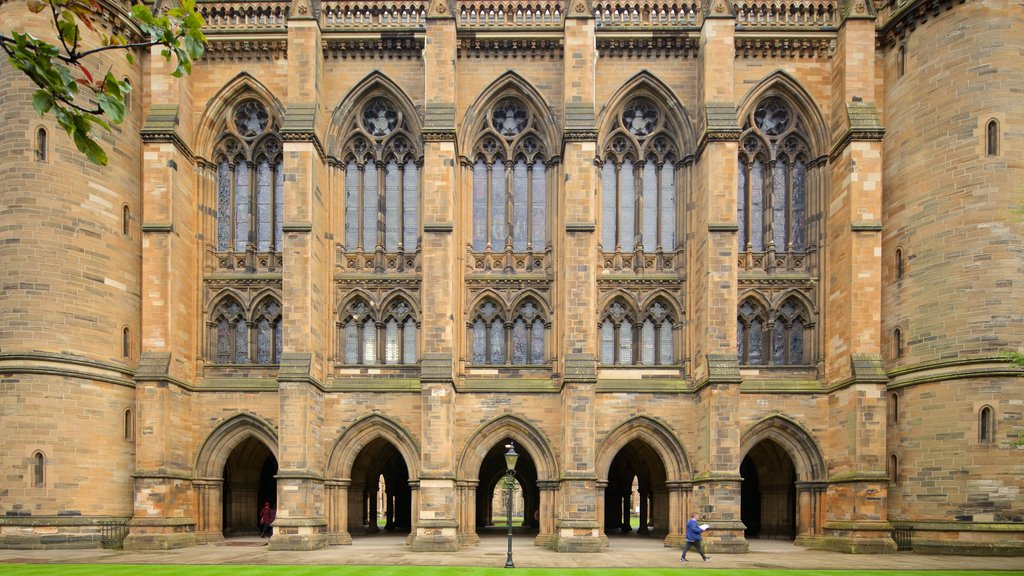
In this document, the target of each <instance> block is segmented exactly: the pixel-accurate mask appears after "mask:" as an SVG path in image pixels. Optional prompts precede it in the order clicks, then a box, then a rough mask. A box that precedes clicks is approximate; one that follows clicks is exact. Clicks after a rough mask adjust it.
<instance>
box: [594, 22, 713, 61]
mask: <svg viewBox="0 0 1024 576" xmlns="http://www.w3.org/2000/svg"><path fill="white" fill-rule="evenodd" d="M696 30H697V29H696V28H695V29H694V32H693V33H691V34H687V33H685V32H683V33H679V34H678V35H674V36H663V35H661V34H658V35H655V34H654V33H646V34H643V35H641V36H639V37H637V36H634V35H629V36H626V35H623V34H621V33H619V34H613V33H610V32H606V33H598V34H597V35H596V38H597V41H596V45H597V51H598V54H600V56H602V57H608V58H621V57H630V56H643V57H646V58H662V57H665V58H678V57H680V56H682V57H683V58H691V57H693V58H696V57H697V54H698V52H699V50H700V38H699V37H698V34H699V33H698V32H697V31H696Z"/></svg>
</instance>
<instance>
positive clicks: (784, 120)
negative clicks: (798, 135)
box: [754, 98, 790, 136]
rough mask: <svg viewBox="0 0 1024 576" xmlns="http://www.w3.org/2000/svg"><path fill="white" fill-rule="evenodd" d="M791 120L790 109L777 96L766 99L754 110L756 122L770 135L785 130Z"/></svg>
mask: <svg viewBox="0 0 1024 576" xmlns="http://www.w3.org/2000/svg"><path fill="white" fill-rule="evenodd" d="M789 122H790V115H789V109H788V108H786V105H785V104H783V103H782V101H781V100H778V99H776V98H770V99H768V100H765V101H764V102H763V103H762V104H761V105H760V106H758V107H757V110H755V111H754V123H755V124H757V127H758V129H759V130H761V131H762V132H764V133H765V134H767V135H768V136H778V135H779V134H782V133H783V132H785V131H786V129H787V128H789Z"/></svg>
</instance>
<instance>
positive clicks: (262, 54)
mask: <svg viewBox="0 0 1024 576" xmlns="http://www.w3.org/2000/svg"><path fill="white" fill-rule="evenodd" d="M278 36H280V37H275V38H260V37H258V36H255V37H248V38H239V37H228V36H224V37H218V36H216V35H212V36H210V37H209V44H207V47H206V54H205V55H204V56H203V59H204V60H232V61H236V62H241V61H251V60H277V59H279V58H287V57H288V39H287V37H285V36H284V35H283V34H279V35H278Z"/></svg>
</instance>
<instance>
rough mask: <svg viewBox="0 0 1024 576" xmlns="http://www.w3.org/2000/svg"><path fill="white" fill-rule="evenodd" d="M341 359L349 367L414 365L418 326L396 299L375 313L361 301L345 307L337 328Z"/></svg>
mask: <svg viewBox="0 0 1024 576" xmlns="http://www.w3.org/2000/svg"><path fill="white" fill-rule="evenodd" d="M338 331H339V337H338V340H339V343H340V357H341V359H342V362H343V363H344V364H347V365H351V366H360V365H371V366H372V365H397V364H415V363H416V362H417V361H418V359H419V350H418V348H419V323H418V322H417V320H416V315H415V312H414V310H413V308H412V306H410V305H409V303H408V302H407V301H406V300H404V299H402V298H398V299H395V300H392V301H391V302H390V303H389V304H388V305H387V306H386V307H385V308H384V310H383V311H381V312H378V311H376V310H374V309H373V308H371V306H370V304H369V303H367V301H366V300H363V299H362V298H358V299H356V300H353V301H352V302H350V303H349V304H348V305H347V306H346V307H345V313H344V317H343V318H342V320H341V322H339V324H338Z"/></svg>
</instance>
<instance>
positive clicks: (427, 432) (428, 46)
mask: <svg viewBox="0 0 1024 576" xmlns="http://www.w3.org/2000/svg"><path fill="white" fill-rule="evenodd" d="M455 44H456V40H455V19H454V11H453V9H452V6H451V4H450V3H449V2H447V1H446V0H434V1H432V2H431V3H430V8H429V9H428V12H427V31H426V37H425V38H424V45H423V62H424V73H425V78H424V93H425V99H426V104H425V110H424V116H425V119H424V126H423V140H424V146H423V196H422V198H423V210H422V214H423V285H424V286H429V287H430V289H426V290H423V295H422V298H423V307H422V310H423V311H424V312H423V323H422V326H423V359H422V362H421V367H422V369H421V383H422V399H423V409H422V416H421V422H422V441H423V445H424V446H429V447H430V449H429V450H423V461H422V463H421V464H422V465H421V472H420V484H419V487H420V491H419V506H418V507H417V509H416V510H415V512H414V514H415V515H416V516H417V518H418V520H417V525H416V530H415V533H414V535H413V542H412V547H413V550H417V551H452V550H457V549H458V547H459V541H458V521H457V512H458V509H457V505H456V497H457V490H456V486H455V439H454V434H455V386H454V358H455V347H456V338H455V326H457V325H458V323H459V322H460V321H461V314H460V313H459V312H457V311H458V310H460V309H461V307H460V306H458V305H457V303H458V302H461V298H460V297H459V293H460V290H461V288H460V285H461V282H460V278H459V277H458V276H457V275H458V274H460V273H461V267H460V266H459V265H457V263H456V262H457V260H456V256H457V254H456V248H457V247H456V241H455V235H454V232H455V206H456V196H455V190H456V167H457V164H458V162H457V158H456V145H455V104H454V102H453V90H454V87H455V49H456V45H455ZM453 311H455V316H454V317H453V316H452V313H453Z"/></svg>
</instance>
